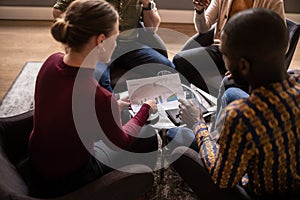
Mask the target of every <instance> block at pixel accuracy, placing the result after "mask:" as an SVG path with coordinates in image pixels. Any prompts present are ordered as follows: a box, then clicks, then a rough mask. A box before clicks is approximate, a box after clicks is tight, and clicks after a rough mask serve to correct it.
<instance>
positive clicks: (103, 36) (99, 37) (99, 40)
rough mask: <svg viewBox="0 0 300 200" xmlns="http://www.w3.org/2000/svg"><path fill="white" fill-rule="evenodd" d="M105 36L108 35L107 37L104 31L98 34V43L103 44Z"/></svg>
mask: <svg viewBox="0 0 300 200" xmlns="http://www.w3.org/2000/svg"><path fill="white" fill-rule="evenodd" d="M105 38H106V37H105V35H104V34H103V33H102V34H100V35H98V36H97V38H96V43H97V45H99V44H101V43H102V42H103V41H104V40H105Z"/></svg>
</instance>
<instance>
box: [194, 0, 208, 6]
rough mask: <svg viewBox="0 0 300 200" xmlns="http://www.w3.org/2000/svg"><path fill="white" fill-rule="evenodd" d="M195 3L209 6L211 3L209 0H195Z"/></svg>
mask: <svg viewBox="0 0 300 200" xmlns="http://www.w3.org/2000/svg"><path fill="white" fill-rule="evenodd" d="M193 4H195V5H199V6H201V7H205V8H207V7H208V6H209V4H210V1H209V0H207V1H206V0H193Z"/></svg>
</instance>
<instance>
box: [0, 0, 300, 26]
mask: <svg viewBox="0 0 300 200" xmlns="http://www.w3.org/2000/svg"><path fill="white" fill-rule="evenodd" d="M155 1H156V3H157V6H158V8H159V10H158V11H159V14H160V16H161V19H162V22H166V23H193V14H194V10H193V8H194V7H193V4H192V0H155ZM55 2H56V0H0V19H13V20H52V19H53V16H52V6H53V5H54V4H55ZM284 4H285V9H286V12H287V13H288V14H289V15H292V19H296V21H298V22H300V20H298V19H299V16H300V3H299V0H284ZM294 15H295V16H296V17H294Z"/></svg>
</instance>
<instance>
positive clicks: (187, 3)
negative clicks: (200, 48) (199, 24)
mask: <svg viewBox="0 0 300 200" xmlns="http://www.w3.org/2000/svg"><path fill="white" fill-rule="evenodd" d="M155 1H156V3H157V5H158V7H159V9H167V10H191V9H193V4H192V0H155ZM55 2H56V0H1V1H0V6H41V7H49V6H52V5H54V3H55ZM284 4H285V9H286V12H291V13H300V3H299V0H284Z"/></svg>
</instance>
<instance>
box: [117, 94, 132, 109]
mask: <svg viewBox="0 0 300 200" xmlns="http://www.w3.org/2000/svg"><path fill="white" fill-rule="evenodd" d="M117 102H118V105H119V107H120V109H121V110H128V108H129V106H130V102H129V98H128V96H126V97H123V98H121V99H119V100H118V101H117Z"/></svg>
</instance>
